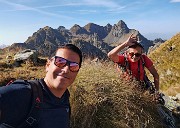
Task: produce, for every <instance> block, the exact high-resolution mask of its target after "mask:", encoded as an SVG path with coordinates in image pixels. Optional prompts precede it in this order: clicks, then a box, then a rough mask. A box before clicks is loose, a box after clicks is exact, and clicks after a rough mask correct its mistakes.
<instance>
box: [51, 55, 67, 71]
mask: <svg viewBox="0 0 180 128" xmlns="http://www.w3.org/2000/svg"><path fill="white" fill-rule="evenodd" d="M54 63H55V65H56V66H58V67H60V68H62V67H64V66H65V65H66V63H67V61H66V60H65V59H64V58H61V57H57V56H56V57H55V61H54Z"/></svg>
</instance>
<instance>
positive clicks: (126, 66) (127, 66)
mask: <svg viewBox="0 0 180 128" xmlns="http://www.w3.org/2000/svg"><path fill="white" fill-rule="evenodd" d="M123 55H124V64H120V63H117V64H118V68H120V69H121V71H122V72H127V73H128V74H131V73H132V72H131V66H130V64H129V62H128V59H127V53H126V52H125V53H124V54H123Z"/></svg>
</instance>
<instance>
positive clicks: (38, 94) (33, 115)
mask: <svg viewBox="0 0 180 128" xmlns="http://www.w3.org/2000/svg"><path fill="white" fill-rule="evenodd" d="M24 81H25V82H27V83H28V84H30V86H31V89H32V105H31V108H30V111H29V114H28V115H27V117H26V119H25V120H24V121H23V123H22V124H20V125H19V126H18V128H25V127H27V126H28V127H32V126H35V125H37V124H38V120H39V109H40V107H41V104H42V102H43V92H42V87H41V84H40V82H39V80H24Z"/></svg>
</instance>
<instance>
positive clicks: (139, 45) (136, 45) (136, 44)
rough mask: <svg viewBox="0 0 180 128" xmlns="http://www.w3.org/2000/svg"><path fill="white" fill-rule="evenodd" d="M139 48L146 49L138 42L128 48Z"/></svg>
mask: <svg viewBox="0 0 180 128" xmlns="http://www.w3.org/2000/svg"><path fill="white" fill-rule="evenodd" d="M137 47H141V48H142V49H144V47H143V45H142V44H140V43H138V42H134V44H133V45H131V46H129V47H128V48H137Z"/></svg>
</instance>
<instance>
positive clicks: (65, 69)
mask: <svg viewBox="0 0 180 128" xmlns="http://www.w3.org/2000/svg"><path fill="white" fill-rule="evenodd" d="M62 70H63V71H64V73H68V72H70V70H69V66H68V65H67V64H66V65H65V66H64V67H63V68H62Z"/></svg>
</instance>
